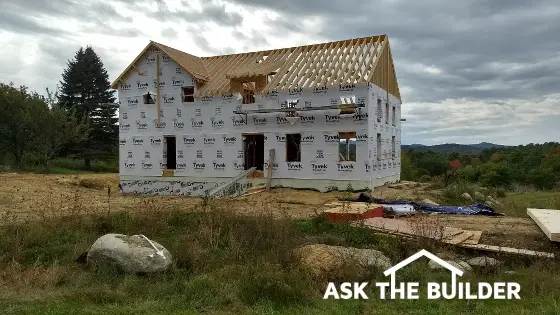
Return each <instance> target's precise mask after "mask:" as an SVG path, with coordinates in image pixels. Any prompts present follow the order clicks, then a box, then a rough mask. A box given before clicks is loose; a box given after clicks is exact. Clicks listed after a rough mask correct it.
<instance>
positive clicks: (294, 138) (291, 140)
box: [286, 133, 301, 162]
mask: <svg viewBox="0 0 560 315" xmlns="http://www.w3.org/2000/svg"><path fill="white" fill-rule="evenodd" d="M286 162H301V134H299V133H291V134H287V135H286Z"/></svg>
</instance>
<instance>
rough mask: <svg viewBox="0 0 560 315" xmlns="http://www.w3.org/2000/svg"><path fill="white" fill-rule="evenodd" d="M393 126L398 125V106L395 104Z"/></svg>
mask: <svg viewBox="0 0 560 315" xmlns="http://www.w3.org/2000/svg"><path fill="white" fill-rule="evenodd" d="M392 118H393V126H396V125H397V108H396V107H395V106H393V116H392Z"/></svg>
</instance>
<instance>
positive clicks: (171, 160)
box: [164, 136, 177, 170]
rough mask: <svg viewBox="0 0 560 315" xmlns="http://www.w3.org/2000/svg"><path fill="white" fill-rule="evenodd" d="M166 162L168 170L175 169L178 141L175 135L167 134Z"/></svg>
mask: <svg viewBox="0 0 560 315" xmlns="http://www.w3.org/2000/svg"><path fill="white" fill-rule="evenodd" d="M164 139H165V152H166V156H167V157H166V159H167V160H166V164H167V169H168V170H174V169H175V167H176V165H177V142H176V140H175V136H165V137H164Z"/></svg>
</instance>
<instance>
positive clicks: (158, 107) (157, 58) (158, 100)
mask: <svg viewBox="0 0 560 315" xmlns="http://www.w3.org/2000/svg"><path fill="white" fill-rule="evenodd" d="M156 94H157V126H158V128H159V125H160V116H161V104H160V95H159V54H156Z"/></svg>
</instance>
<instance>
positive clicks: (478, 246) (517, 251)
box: [457, 244, 554, 258]
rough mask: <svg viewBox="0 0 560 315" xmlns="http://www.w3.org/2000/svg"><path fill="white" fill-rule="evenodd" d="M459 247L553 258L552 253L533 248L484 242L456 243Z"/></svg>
mask: <svg viewBox="0 0 560 315" xmlns="http://www.w3.org/2000/svg"><path fill="white" fill-rule="evenodd" d="M457 246H459V247H463V248H471V249H477V250H484V251H489V252H496V253H507V254H518V255H525V256H535V257H543V258H554V254H553V253H546V252H538V251H534V250H528V249H520V248H511V247H501V246H495V245H486V244H476V245H472V244H457Z"/></svg>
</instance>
